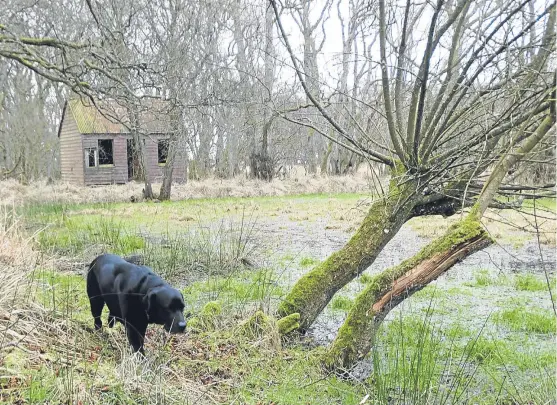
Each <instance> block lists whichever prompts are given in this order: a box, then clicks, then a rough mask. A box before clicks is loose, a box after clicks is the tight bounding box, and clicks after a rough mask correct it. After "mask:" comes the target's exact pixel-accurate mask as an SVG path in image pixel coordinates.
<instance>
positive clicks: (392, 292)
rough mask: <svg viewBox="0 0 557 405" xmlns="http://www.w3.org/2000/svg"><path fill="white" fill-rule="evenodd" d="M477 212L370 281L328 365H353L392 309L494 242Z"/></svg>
mask: <svg viewBox="0 0 557 405" xmlns="http://www.w3.org/2000/svg"><path fill="white" fill-rule="evenodd" d="M475 212H476V211H475V210H474V211H473V213H471V214H469V215H468V217H467V218H466V219H465V220H463V221H460V222H458V223H457V224H455V225H453V226H452V227H451V228H450V229H449V230H448V231H447V232H446V234H445V235H444V236H442V237H440V238H438V239H436V240H434V241H433V242H431V243H429V244H428V245H427V246H426V247H424V248H423V249H422V250H421V251H420V252H419V253H418V254H417V255H415V256H414V257H412V258H410V259H408V260H405V261H404V262H402V263H401V264H399V265H398V266H395V267H393V268H390V269H388V270H385V271H383V272H382V273H380V274H378V275H376V276H375V277H374V278H373V279H372V280H371V281H370V283H369V284H368V285H367V287H366V288H365V289H364V290H363V291H362V292H361V293H360V294H359V295H358V297H357V298H356V301H355V303H354V305H353V307H352V308H351V310H350V312H349V313H348V316H347V318H346V320H345V321H344V324H343V325H342V326H341V328H340V329H339V331H338V334H337V337H336V339H335V340H334V342H333V343H332V345H331V347H330V349H329V351H328V353H327V354H326V356H325V359H324V362H325V365H326V366H327V367H328V368H330V369H336V368H350V367H351V366H353V365H354V363H355V362H356V361H358V360H360V359H361V358H363V357H364V356H365V355H366V354H367V353H369V351H370V349H371V348H372V347H373V345H374V343H375V335H376V332H377V329H378V327H379V325H380V324H381V321H383V319H384V318H385V317H386V316H387V314H388V313H389V311H390V310H391V309H392V308H394V307H395V306H397V305H398V304H399V303H400V302H401V301H403V300H404V299H406V298H408V297H409V296H411V295H412V294H413V293H415V292H416V291H419V290H421V289H422V288H423V287H425V286H426V285H428V284H429V283H431V282H432V281H433V280H435V279H436V278H437V277H439V276H440V275H441V274H443V273H444V272H445V271H447V270H448V269H449V268H450V267H452V266H453V265H454V264H455V263H457V262H458V261H460V260H462V259H463V258H464V257H466V256H469V255H471V254H472V253H474V252H476V251H478V250H481V249H483V248H485V247H486V246H488V245H489V244H490V243H491V242H492V241H491V238H490V237H489V236H488V235H487V233H486V232H485V231H484V230H483V228H482V227H481V225H480V221H479V218H478V216H477V214H476V213H475Z"/></svg>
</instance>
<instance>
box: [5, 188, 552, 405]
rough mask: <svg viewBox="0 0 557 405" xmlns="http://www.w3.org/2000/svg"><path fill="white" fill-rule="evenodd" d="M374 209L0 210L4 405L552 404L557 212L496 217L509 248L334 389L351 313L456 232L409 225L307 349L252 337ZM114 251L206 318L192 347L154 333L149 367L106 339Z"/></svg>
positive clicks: (481, 256)
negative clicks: (395, 272) (368, 290)
mask: <svg viewBox="0 0 557 405" xmlns="http://www.w3.org/2000/svg"><path fill="white" fill-rule="evenodd" d="M114 200H115V201H118V199H117V198H114ZM78 201H79V200H78ZM371 201H372V198H371V197H369V195H366V194H362V193H335V194H323V193H319V194H310V195H291V196H288V195H286V196H274V197H269V196H268V197H245V198H204V199H188V200H183V201H173V202H162V203H152V202H142V203H135V204H131V203H124V202H110V203H81V202H75V203H73V202H72V203H68V202H63V201H60V199H54V198H53V199H51V201H50V202H48V203H40V202H35V203H32V204H26V205H23V204H15V205H14V206H13V207H12V208H6V207H5V208H4V211H3V223H2V232H3V233H2V234H0V236H3V237H4V243H3V246H2V247H1V248H0V263H2V264H3V265H4V268H5V269H4V273H3V275H0V283H1V284H2V285H3V287H0V288H2V290H0V291H2V292H3V293H7V292H10V294H12V295H10V296H8V294H6V295H5V296H4V298H1V299H0V305H1V306H0V311H1V313H0V322H1V323H0V328H2V329H1V332H0V348H1V351H0V356H1V357H0V370H1V372H0V384H1V386H2V394H0V401H4V402H5V403H14V402H17V401H20V402H19V403H44V402H47V401H50V402H51V403H53V402H54V403H58V402H71V403H78V402H81V403H91V402H97V403H159V402H160V403H163V402H164V403H187V402H188V401H189V402H195V403H254V404H298V403H308V404H327V403H330V404H352V403H353V404H360V403H370V404H371V403H377V404H383V403H393V404H394V403H400V404H403V403H420V404H422V403H423V404H426V403H447V404H452V403H478V404H494V403H501V404H514V403H516V404H527V403H532V404H538V403H539V404H545V403H551V400H553V399H554V394H555V387H556V386H555V376H554V369H555V362H556V359H555V313H554V310H553V305H554V301H553V302H552V298H551V294H553V297H554V296H555V254H554V249H555V221H554V215H553V211H554V209H555V203H554V201H547V200H544V201H538V203H537V205H536V207H534V206H533V204H528V205H527V206H525V207H524V208H523V211H524V212H522V213H521V212H515V211H498V212H495V211H493V212H490V214H489V215H488V217H487V219H486V220H485V221H484V222H485V225H486V227H487V229H488V230H489V232H490V233H491V234H492V235H493V236H494V237H495V238H496V240H497V242H498V243H497V244H495V245H493V246H491V247H489V248H487V249H485V250H484V251H482V252H479V253H476V254H475V255H473V256H472V257H470V258H468V259H466V260H465V261H463V262H461V263H459V264H458V265H456V266H455V267H453V268H452V269H451V270H450V271H449V272H448V273H447V274H445V275H443V276H441V277H440V278H439V279H438V280H437V281H435V282H434V283H432V284H431V285H430V286H428V287H426V288H425V289H424V290H422V291H420V292H419V293H417V294H415V295H414V296H413V297H411V298H409V299H408V300H406V301H405V302H404V303H403V304H402V305H400V306H399V307H397V308H396V309H395V310H393V311H392V312H391V314H390V315H389V317H388V318H387V320H386V321H385V322H384V324H383V326H382V329H381V333H380V336H379V338H378V345H377V350H376V351H375V352H374V353H373V354H372V355H371V356H370V357H369V358H368V359H366V360H364V361H362V363H361V364H360V365H359V366H358V367H357V369H356V370H352V372H351V376H349V378H346V377H345V378H340V377H337V376H334V375H328V374H325V372H324V371H323V370H322V368H321V367H320V363H319V356H320V353H322V351H323V350H324V348H325V347H326V345H327V344H328V343H329V342H330V341H331V339H333V338H334V336H335V334H336V331H337V329H338V327H339V326H340V324H341V323H342V320H343V319H344V317H345V314H346V311H347V310H348V309H349V308H350V306H351V304H352V302H353V299H354V297H355V296H356V295H357V293H358V292H359V291H360V290H361V289H362V288H363V286H364V284H365V283H366V282H368V281H369V279H370V275H373V274H374V273H376V272H379V271H381V270H383V269H385V268H387V267H390V266H392V265H396V264H397V263H399V262H400V261H401V260H403V259H405V258H408V257H409V256H411V255H412V254H414V253H416V252H417V251H418V250H419V249H420V247H422V246H423V245H424V244H426V243H427V242H428V241H429V240H431V239H432V238H434V237H436V236H439V235H441V234H442V233H443V231H444V230H445V229H446V228H447V227H448V226H449V225H450V224H451V223H452V222H454V221H455V220H457V218H446V219H443V218H441V217H428V218H415V219H412V220H411V221H409V222H408V223H407V224H406V225H405V226H404V227H403V229H402V230H401V231H400V232H399V234H398V235H397V236H396V237H395V238H394V239H393V240H392V241H391V242H390V243H389V244H388V245H387V247H386V248H385V249H384V250H383V252H382V253H381V254H380V256H379V257H378V259H377V260H376V261H375V263H374V264H373V265H372V266H371V267H370V268H369V269H368V270H367V271H366V272H365V273H364V274H363V275H361V276H360V277H359V278H357V279H356V280H354V281H353V282H352V283H351V284H349V285H348V286H346V287H345V288H344V289H343V290H341V291H340V292H339V294H337V296H336V297H335V298H334V299H333V300H332V301H331V303H330V304H329V306H328V307H327V309H326V310H325V312H324V313H323V314H322V315H321V316H320V317H319V319H318V322H316V324H315V325H314V327H313V328H312V329H311V330H310V332H309V333H308V335H307V336H304V337H302V336H293V337H291V338H289V339H288V341H286V342H282V343H281V342H280V341H279V342H278V343H277V341H276V339H274V338H272V336H273V333H274V332H273V331H272V329H273V328H274V326H273V325H274V324H273V321H272V320H271V322H270V323H269V325H268V327H269V329H270V330H258V331H254V333H251V332H250V333H246V327H245V326H246V324H245V322H246V319H248V318H249V317H250V316H251V315H253V314H254V313H255V311H256V310H258V309H262V310H263V311H264V312H266V313H268V314H273V310H274V309H275V308H276V305H277V303H278V302H279V301H280V299H281V298H283V297H284V296H285V294H286V293H287V291H288V288H289V286H290V285H292V283H294V282H295V281H296V280H297V279H298V278H299V277H300V276H301V275H302V274H304V272H307V271H309V270H310V269H311V268H312V266H314V265H315V264H316V263H318V262H319V261H321V260H323V259H325V258H326V257H327V256H328V255H329V254H331V253H332V252H334V251H335V250H337V249H338V248H340V247H341V246H342V245H343V244H344V243H345V242H346V241H347V240H348V238H349V237H350V235H351V234H352V233H353V231H354V230H355V229H356V227H357V226H358V224H359V222H360V220H361V219H362V218H363V216H364V215H365V212H366V210H367V208H368V207H369V204H370V203H371ZM534 209H535V210H536V213H537V214H539V216H538V218H537V224H536V223H535V221H534V217H533V216H532V215H531V214H532V213H533V212H534ZM536 225H537V228H538V229H539V232H537V233H536V232H534V230H535V228H536ZM105 251H111V252H115V253H119V254H142V255H143V256H144V258H145V260H146V261H147V264H148V265H151V266H152V267H154V268H155V270H156V271H157V272H159V273H160V274H161V275H163V276H165V277H166V278H167V279H168V280H169V281H171V282H173V283H174V284H175V285H177V286H178V287H180V288H181V289H182V290H183V291H184V296H185V297H186V301H187V305H188V307H189V308H190V310H191V311H192V312H193V313H194V316H195V321H194V322H192V324H191V327H190V328H189V333H188V334H186V335H184V336H175V337H173V338H172V339H169V338H168V336H165V335H164V334H163V333H162V331H160V330H158V328H155V327H151V328H150V329H149V331H148V336H149V338H148V340H149V342H148V356H147V359H137V358H135V357H134V356H132V355H131V354H130V353H128V349H127V347H126V345H125V342H126V339H125V337H124V336H123V333H124V332H123V330H122V328H115V329H114V330H105V331H103V332H102V333H94V332H93V331H92V328H91V326H92V319H91V316H90V314H89V307H88V302H87V297H86V294H85V283H84V279H83V273H84V271H85V270H86V267H85V266H86V265H87V264H88V263H89V262H90V261H91V260H92V259H93V258H94V257H95V256H96V255H97V254H99V253H101V252H105ZM10 283H12V284H10ZM9 285H12V287H13V288H8V287H7V286H9ZM548 287H550V288H548ZM14 290H15V291H14ZM12 291H13V293H12ZM208 303H209V304H208ZM362 401H364V402H362Z"/></svg>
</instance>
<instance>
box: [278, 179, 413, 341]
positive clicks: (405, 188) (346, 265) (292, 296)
mask: <svg viewBox="0 0 557 405" xmlns="http://www.w3.org/2000/svg"><path fill="white" fill-rule="evenodd" d="M401 172H402V170H393V175H392V179H391V182H390V185H389V191H388V194H387V196H386V197H384V198H383V199H381V200H379V201H377V202H375V203H374V204H373V205H372V206H371V208H370V210H369V212H368V214H367V215H366V217H365V219H364V220H363V222H362V225H360V227H359V228H358V230H357V231H356V233H355V234H354V236H352V238H351V239H350V240H349V241H348V243H346V245H345V246H344V247H343V248H342V249H341V250H339V251H337V252H335V253H333V254H332V255H331V256H329V257H328V258H327V259H326V260H325V261H324V262H323V263H321V264H319V265H318V266H317V267H315V268H314V269H313V270H311V271H310V272H309V273H307V274H305V275H304V276H303V277H302V278H301V279H300V280H298V282H297V283H296V284H295V285H294V287H293V288H292V290H291V291H290V293H289V294H288V296H287V297H286V299H285V300H284V301H283V302H282V303H281V305H280V306H279V315H281V316H288V315H291V314H294V313H299V314H300V328H299V329H300V330H301V331H305V330H307V329H308V328H309V327H310V326H311V324H312V323H313V322H314V321H315V319H316V318H317V316H318V315H319V314H320V313H321V311H322V310H323V309H324V308H325V306H326V305H327V304H328V303H329V301H330V300H331V298H332V297H333V296H334V295H335V293H336V292H337V291H338V290H339V289H341V288H342V287H344V286H345V285H346V284H348V283H349V282H350V281H352V280H353V279H354V278H355V277H357V276H358V275H359V274H360V273H362V272H363V271H364V270H365V269H367V268H368V267H369V266H370V265H371V264H372V263H373V262H374V260H375V258H376V257H377V255H378V254H379V253H380V252H381V250H382V249H383V247H384V246H385V245H386V244H387V242H389V241H390V240H391V239H392V238H393V236H395V235H396V234H397V232H398V231H399V229H400V228H401V227H402V225H403V224H404V223H405V222H406V221H407V219H408V218H409V216H410V213H411V210H412V208H413V207H414V204H415V202H416V200H417V193H416V189H417V186H416V183H415V181H414V180H412V179H410V178H407V177H403V176H399V175H397V173H401Z"/></svg>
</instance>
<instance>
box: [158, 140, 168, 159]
mask: <svg viewBox="0 0 557 405" xmlns="http://www.w3.org/2000/svg"><path fill="white" fill-rule="evenodd" d="M158 144H159V152H158V156H159V164H160V165H164V164H166V159H168V139H161V140H159V142H158Z"/></svg>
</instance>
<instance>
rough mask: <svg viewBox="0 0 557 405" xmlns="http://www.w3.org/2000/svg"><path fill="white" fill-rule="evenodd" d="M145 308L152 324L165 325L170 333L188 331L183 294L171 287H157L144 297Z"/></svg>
mask: <svg viewBox="0 0 557 405" xmlns="http://www.w3.org/2000/svg"><path fill="white" fill-rule="evenodd" d="M143 306H144V307H145V311H146V312H147V317H148V319H149V322H150V323H156V324H159V325H164V329H166V331H167V332H170V333H182V332H184V331H185V330H186V320H185V319H184V307H185V305H184V297H183V296H182V293H180V291H178V290H177V289H175V288H172V287H169V286H160V287H155V288H153V289H151V290H149V292H148V293H147V294H146V295H145V297H143Z"/></svg>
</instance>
